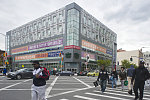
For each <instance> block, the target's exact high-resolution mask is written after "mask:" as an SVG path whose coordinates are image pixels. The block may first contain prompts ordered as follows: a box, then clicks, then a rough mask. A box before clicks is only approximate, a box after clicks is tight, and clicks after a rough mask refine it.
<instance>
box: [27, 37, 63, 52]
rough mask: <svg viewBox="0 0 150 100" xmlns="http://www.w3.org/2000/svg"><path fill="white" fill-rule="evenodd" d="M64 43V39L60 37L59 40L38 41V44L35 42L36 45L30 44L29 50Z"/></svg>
mask: <svg viewBox="0 0 150 100" xmlns="http://www.w3.org/2000/svg"><path fill="white" fill-rule="evenodd" d="M62 44H63V39H58V40H54V41H48V42H43V43H38V44H34V45H29V47H28V48H29V49H28V50H34V49H40V48H46V47H51V46H56V45H62Z"/></svg>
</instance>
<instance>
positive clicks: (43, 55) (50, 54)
mask: <svg viewBox="0 0 150 100" xmlns="http://www.w3.org/2000/svg"><path fill="white" fill-rule="evenodd" d="M60 52H61V53H62V51H55V52H48V53H39V54H31V55H23V56H16V57H15V60H31V59H38V58H47V57H59V53H60Z"/></svg>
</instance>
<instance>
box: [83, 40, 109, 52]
mask: <svg viewBox="0 0 150 100" xmlns="http://www.w3.org/2000/svg"><path fill="white" fill-rule="evenodd" d="M82 46H84V47H87V48H90V49H92V50H93V51H100V52H103V53H106V49H105V48H103V47H101V46H98V45H95V44H93V43H90V42H88V41H85V40H82Z"/></svg>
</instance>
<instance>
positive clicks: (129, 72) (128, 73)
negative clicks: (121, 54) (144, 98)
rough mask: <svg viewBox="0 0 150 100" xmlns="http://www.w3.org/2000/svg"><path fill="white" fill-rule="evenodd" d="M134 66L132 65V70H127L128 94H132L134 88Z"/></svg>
mask: <svg viewBox="0 0 150 100" xmlns="http://www.w3.org/2000/svg"><path fill="white" fill-rule="evenodd" d="M134 70H135V69H134V66H133V65H131V66H130V68H128V70H127V80H128V93H129V94H132V88H131V79H132V76H133V72H134Z"/></svg>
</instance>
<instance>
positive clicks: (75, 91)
mask: <svg viewBox="0 0 150 100" xmlns="http://www.w3.org/2000/svg"><path fill="white" fill-rule="evenodd" d="M90 88H95V87H94V86H93V87H90ZM90 88H89V87H88V88H80V89H77V90H72V91H67V92H63V93H58V94H53V95H49V96H48V97H47V98H51V97H55V96H59V95H64V94H68V93H73V92H77V91H82V90H87V89H90Z"/></svg>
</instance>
